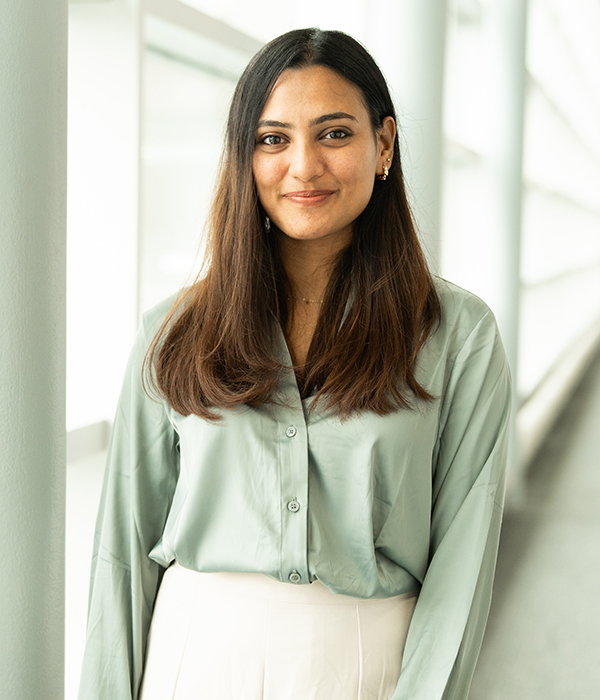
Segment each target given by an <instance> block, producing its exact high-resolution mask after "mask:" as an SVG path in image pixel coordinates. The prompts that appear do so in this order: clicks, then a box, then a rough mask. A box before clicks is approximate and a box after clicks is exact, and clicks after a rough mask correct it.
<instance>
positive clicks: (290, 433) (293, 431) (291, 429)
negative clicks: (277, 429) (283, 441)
mask: <svg viewBox="0 0 600 700" xmlns="http://www.w3.org/2000/svg"><path fill="white" fill-rule="evenodd" d="M296 433H297V430H296V428H295V427H294V426H293V425H290V427H289V428H286V431H285V434H286V435H287V436H288V437H289V438H293V437H294V435H295V434H296Z"/></svg>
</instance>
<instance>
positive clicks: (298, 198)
mask: <svg viewBox="0 0 600 700" xmlns="http://www.w3.org/2000/svg"><path fill="white" fill-rule="evenodd" d="M332 194H335V190H300V191H298V192H287V193H286V194H284V195H283V196H284V198H285V199H287V200H288V201H289V202H293V203H294V204H300V205H301V206H310V205H315V204H321V202H325V201H326V200H327V199H329V197H331V195H332Z"/></svg>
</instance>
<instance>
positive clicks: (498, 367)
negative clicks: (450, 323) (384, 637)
mask: <svg viewBox="0 0 600 700" xmlns="http://www.w3.org/2000/svg"><path fill="white" fill-rule="evenodd" d="M510 401H511V387H510V373H509V370H508V365H507V362H506V358H505V355H504V350H503V348H502V343H501V341H500V338H499V336H498V332H497V329H496V324H495V321H494V318H493V315H492V314H491V312H487V313H486V314H485V315H484V317H483V318H482V319H481V320H480V321H479V322H478V324H477V325H476V326H475V328H474V329H473V330H472V332H471V333H470V334H469V336H468V337H467V339H466V341H465V343H464V344H463V346H462V348H461V350H460V351H459V352H458V354H457V356H456V359H455V361H454V364H453V367H452V370H451V373H450V376H449V379H448V382H447V386H446V390H445V393H444V396H443V397H442V407H441V414H440V431H439V438H438V443H437V445H436V451H435V454H434V473H433V483H432V503H433V507H432V516H431V539H430V542H431V546H430V564H429V567H428V569H427V573H426V576H425V580H424V582H423V586H422V589H421V592H420V595H419V600H418V602H417V605H416V607H415V612H414V615H413V618H412V621H411V625H410V628H409V633H408V637H407V641H406V647H405V652H404V658H403V663H402V672H401V674H400V679H399V682H398V686H397V688H396V691H395V693H394V695H393V698H392V700H466V698H467V696H468V692H469V686H470V683H471V678H472V675H473V671H474V668H475V664H476V662H477V657H478V655H479V650H480V647H481V642H482V639H483V633H484V630H485V624H486V621H487V616H488V611H489V606H490V599H491V592H492V582H493V577H494V570H495V565H496V555H497V549H498V540H499V534H500V524H501V519H502V506H503V499H504V478H505V465H506V452H507V432H508V423H509V414H510Z"/></svg>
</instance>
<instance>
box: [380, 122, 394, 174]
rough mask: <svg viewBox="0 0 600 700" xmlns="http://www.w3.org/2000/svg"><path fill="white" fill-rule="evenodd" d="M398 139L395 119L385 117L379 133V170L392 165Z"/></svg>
mask: <svg viewBox="0 0 600 700" xmlns="http://www.w3.org/2000/svg"><path fill="white" fill-rule="evenodd" d="M395 138H396V122H395V121H394V119H393V117H385V118H384V119H383V123H382V125H381V128H380V129H379V131H378V132H377V160H378V165H379V168H382V167H383V166H384V165H386V166H387V167H388V168H389V167H390V165H391V164H392V157H393V155H394V139H395ZM388 159H389V160H388Z"/></svg>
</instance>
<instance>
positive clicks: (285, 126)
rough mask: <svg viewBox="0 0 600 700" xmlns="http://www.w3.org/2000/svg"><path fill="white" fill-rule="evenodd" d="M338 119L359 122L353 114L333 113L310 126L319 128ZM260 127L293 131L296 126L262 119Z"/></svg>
mask: <svg viewBox="0 0 600 700" xmlns="http://www.w3.org/2000/svg"><path fill="white" fill-rule="evenodd" d="M337 119H351V120H352V121H354V122H357V121H358V119H357V118H356V117H353V116H352V115H351V114H348V113H347V112H332V113H331V114H322V115H321V116H320V117H317V118H316V119H313V120H312V121H311V122H310V124H309V126H317V125H318V124H324V123H325V122H332V121H336V120H337ZM258 126H259V127H261V126H271V127H276V128H279V129H293V128H294V125H293V124H288V123H287V122H278V121H275V120H273V119H262V120H261V121H259V122H258Z"/></svg>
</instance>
